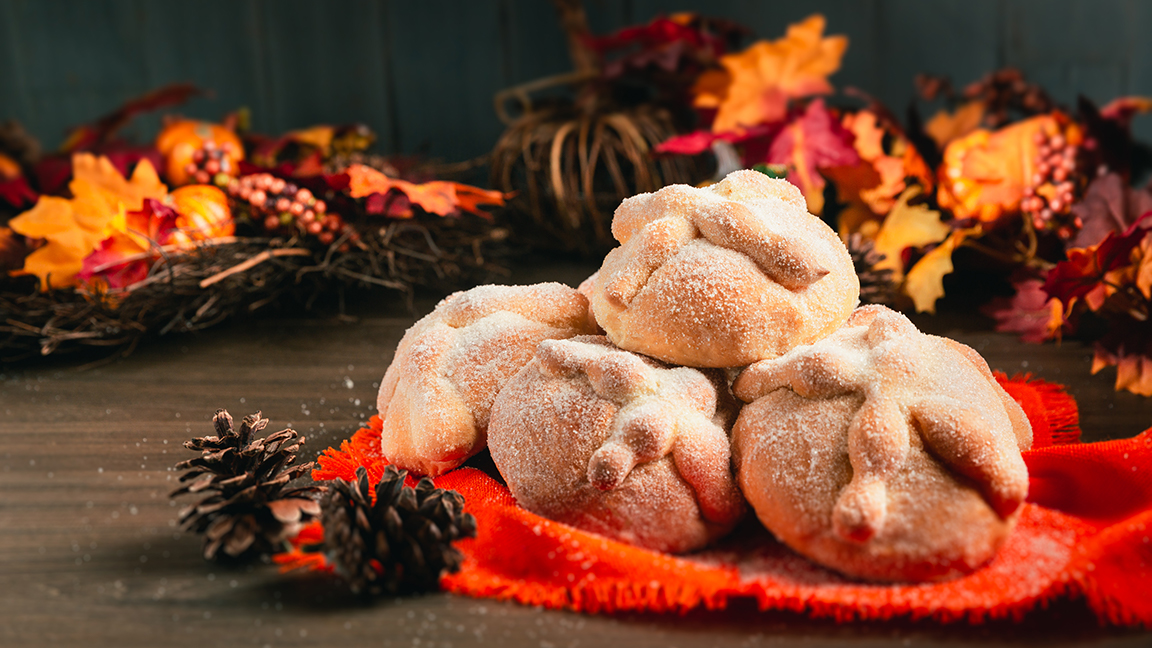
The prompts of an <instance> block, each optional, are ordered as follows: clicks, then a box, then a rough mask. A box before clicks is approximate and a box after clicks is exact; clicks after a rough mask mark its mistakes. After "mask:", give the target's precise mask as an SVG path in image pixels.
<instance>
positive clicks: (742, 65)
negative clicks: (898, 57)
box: [693, 14, 848, 133]
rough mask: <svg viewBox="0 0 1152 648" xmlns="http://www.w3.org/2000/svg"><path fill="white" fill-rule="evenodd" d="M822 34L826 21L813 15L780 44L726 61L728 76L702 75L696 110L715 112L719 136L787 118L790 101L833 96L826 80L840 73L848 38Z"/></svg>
mask: <svg viewBox="0 0 1152 648" xmlns="http://www.w3.org/2000/svg"><path fill="white" fill-rule="evenodd" d="M823 35H824V16H821V15H820V14H814V15H812V16H809V17H808V18H806V19H805V20H804V21H802V22H800V23H797V24H794V25H789V26H788V32H787V33H786V34H785V36H784V37H783V38H781V39H779V40H775V41H766V40H762V41H758V42H756V43H753V44H752V45H751V46H750V47H749V48H748V49H746V50H744V51H743V52H740V53H738V54H729V55H726V56H722V57H721V58H720V64H721V65H722V66H723V67H724V72H723V73H719V72H713V73H711V74H705V75H701V78H700V79H699V80H698V82H697V84H696V85H695V86H694V87H693V95H694V97H695V99H694V102H693V103H694V105H696V106H697V107H700V108H716V109H717V113H716V120H715V121H714V122H713V123H712V131H713V132H716V133H722V132H726V131H734V130H738V129H740V128H741V127H747V126H755V125H757V124H764V123H771V122H775V121H779V120H780V119H783V118H784V115H785V114H786V113H787V109H788V100H789V99H792V98H795V97H806V96H810V95H816V94H827V93H829V92H831V91H832V85H831V84H829V83H828V76H829V75H831V74H832V73H833V72H835V71H836V70H838V69H840V59H841V58H842V57H843V56H844V50H846V49H847V48H848V37H846V36H829V37H827V38H824V37H823Z"/></svg>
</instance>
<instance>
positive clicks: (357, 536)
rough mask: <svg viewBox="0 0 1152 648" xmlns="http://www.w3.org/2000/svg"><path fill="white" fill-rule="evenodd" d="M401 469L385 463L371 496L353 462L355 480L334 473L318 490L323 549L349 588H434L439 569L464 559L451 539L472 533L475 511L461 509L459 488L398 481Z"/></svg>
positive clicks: (402, 474) (455, 565)
mask: <svg viewBox="0 0 1152 648" xmlns="http://www.w3.org/2000/svg"><path fill="white" fill-rule="evenodd" d="M407 475H408V472H407V471H405V470H397V469H396V467H395V466H388V467H387V468H385V471H384V475H383V476H382V477H381V479H380V483H379V484H377V485H376V497H375V502H373V499H372V492H371V487H369V485H368V471H367V470H365V469H364V468H363V467H361V468H359V469H357V471H356V476H357V480H356V482H354V483H353V482H348V481H345V480H343V479H337V480H336V481H335V482H334V483H333V484H332V486H331V488H330V489H329V490H328V492H327V493H326V494H325V495H324V497H323V500H322V503H321V510H322V513H321V518H320V520H321V524H323V526H324V546H323V551H324V552H325V554H326V555H327V557H328V560H329V562H331V563H332V564H333V565H334V566H335V568H336V571H337V573H339V574H340V575H342V576H343V577H344V578H345V579H347V580H348V583H349V585H350V586H351V588H352V591H353V592H357V593H360V592H368V593H371V594H380V593H383V592H388V593H396V592H398V591H412V590H432V589H436V588H437V587H438V586H439V583H440V574H441V573H442V572H445V571H447V572H449V573H451V572H456V571H458V570H459V569H460V563H461V562H462V561H463V559H464V556H463V554H461V553H460V550H459V549H457V548H456V547H454V546H452V542H453V541H455V540H458V539H460V538H473V537H475V536H476V518H474V517H473V516H472V514H471V513H465V512H464V497H463V496H462V495H460V493H457V492H456V491H452V490H444V489H442V488H436V487H435V486H433V485H432V480H431V479H429V478H427V477H425V478H423V479H421V480H420V482H419V483H418V484H417V485H416V487H415V488H412V487H411V486H405V485H404V478H405V477H406V476H407Z"/></svg>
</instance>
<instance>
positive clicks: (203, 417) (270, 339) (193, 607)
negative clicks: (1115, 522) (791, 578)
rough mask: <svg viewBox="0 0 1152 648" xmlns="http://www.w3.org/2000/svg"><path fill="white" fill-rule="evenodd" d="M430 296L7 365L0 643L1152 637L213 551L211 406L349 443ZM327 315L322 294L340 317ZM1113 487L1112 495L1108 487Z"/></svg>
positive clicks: (1111, 408)
mask: <svg viewBox="0 0 1152 648" xmlns="http://www.w3.org/2000/svg"><path fill="white" fill-rule="evenodd" d="M595 269H596V264H589V263H564V262H558V261H556V260H542V259H535V260H527V261H525V262H524V263H522V264H521V265H520V266H518V267H517V268H515V269H514V273H513V275H512V277H511V278H510V279H509V281H510V282H512V283H535V282H539V281H545V280H553V281H562V282H566V283H569V284H570V285H576V284H577V283H578V282H579V281H581V280H582V279H583V278H585V277H586V276H587V275H588V274H589V273H590V272H592V271H593V270H595ZM434 304H435V296H433V295H425V296H423V297H421V298H420V299H418V300H417V302H416V306H415V312H414V313H411V312H409V311H407V310H406V308H405V307H404V304H403V300H401V299H399V298H396V297H394V296H393V297H389V296H388V295H387V293H385V294H381V293H379V292H373V293H364V294H360V295H349V299H348V311H349V312H350V313H351V314H353V315H355V316H356V317H357V319H356V320H355V321H353V322H350V321H348V320H347V319H338V318H335V317H331V316H329V317H324V316H309V317H303V316H295V315H293V314H291V313H284V314H281V315H279V316H276V317H270V316H265V317H263V318H261V319H258V320H256V321H248V322H236V323H232V324H226V325H224V326H221V327H218V328H215V329H212V330H209V331H206V332H203V333H200V334H196V335H182V336H177V335H172V336H168V337H165V338H162V339H160V340H156V341H151V342H150V343H149V344H146V345H143V346H142V347H141V348H140V349H139V350H137V351H136V353H134V354H133V355H131V356H129V357H128V358H127V359H123V360H119V361H116V362H113V363H111V364H107V365H104V366H100V367H96V368H90V369H81V368H79V367H78V366H77V364H78V363H77V362H76V361H74V360H73V359H68V358H60V359H59V360H56V361H52V360H51V359H50V360H49V361H47V362H42V363H37V364H33V365H29V366H4V365H0V646H3V647H4V648H15V647H24V646H28V647H37V648H39V647H42V646H116V647H117V648H123V647H125V646H142V647H143V646H146V647H149V648H168V647H176V646H189V647H196V648H201V647H205V646H224V647H231V646H340V647H352V646H375V647H378V648H381V647H386V646H393V647H396V648H400V647H414V648H430V647H433V646H439V647H448V646H458V647H459V646H515V647H524V648H570V647H571V648H585V647H600V646H629V647H630V648H647V647H652V648H656V647H661V648H663V647H667V646H678V647H679V648H688V647H700V648H704V647H707V646H717V645H732V646H748V647H765V648H768V647H772V646H791V645H802V646H807V647H810V648H823V647H832V646H842V645H849V646H858V647H860V648H865V647H873V648H874V647H884V648H887V647H891V648H903V647H905V646H934V647H935V646H971V647H973V648H976V647H983V646H987V645H989V644H994V645H1009V646H1022V645H1027V646H1031V645H1034V646H1051V645H1072V644H1075V645H1080V644H1084V645H1092V646H1116V647H1124V648H1129V647H1130V648H1136V647H1137V646H1148V645H1149V642H1150V641H1152V634H1149V633H1148V632H1147V631H1143V632H1142V631H1140V630H1133V629H1116V628H1101V627H1100V626H1099V625H1098V624H1097V622H1096V620H1095V619H1094V617H1093V616H1092V615H1091V614H1090V612H1088V610H1087V608H1086V607H1085V606H1084V605H1083V603H1082V602H1079V601H1062V602H1058V603H1057V604H1055V605H1053V606H1052V607H1051V608H1050V609H1047V610H1037V611H1035V612H1034V613H1032V614H1029V615H1028V616H1027V617H1026V618H1025V619H1024V620H1023V621H1022V622H1020V623H1014V622H1010V621H998V622H990V623H986V624H982V625H974V626H969V625H964V624H958V625H941V624H937V623H933V622H930V621H922V622H909V621H896V622H889V623H851V624H844V625H838V624H835V623H833V622H831V621H827V620H811V619H808V618H806V617H805V616H803V615H801V614H796V613H779V612H775V613H761V612H758V611H757V610H756V609H755V606H754V605H752V604H751V603H749V602H748V601H743V602H739V603H737V604H735V605H734V607H733V609H731V610H729V611H726V612H707V611H703V610H701V611H696V612H693V613H691V614H688V615H687V616H684V617H678V616H675V615H643V614H620V615H582V614H575V613H570V612H553V611H545V610H541V609H538V608H532V607H526V606H521V605H516V604H514V603H509V602H501V601H493V600H485V599H470V598H465V597H458V596H452V595H447V594H431V595H426V596H418V597H412V596H409V597H405V598H402V599H395V598H384V599H379V600H375V601H362V600H359V599H357V598H355V597H353V596H351V595H350V594H349V593H348V592H347V589H346V588H345V587H344V586H343V585H342V584H341V583H340V582H339V581H338V580H336V579H335V578H333V577H323V576H309V575H301V574H295V575H282V574H279V573H277V570H276V568H275V567H274V566H271V565H259V564H257V565H252V566H249V567H241V568H231V569H230V568H223V567H220V566H218V565H212V564H209V563H206V562H204V560H203V559H202V558H201V557H200V553H199V551H200V549H199V545H200V543H199V539H198V538H196V537H194V536H192V535H189V534H186V533H182V532H181V531H180V530H179V528H178V527H177V512H178V511H179V510H180V506H181V505H182V504H183V503H178V502H174V501H170V500H169V499H168V497H167V495H168V493H169V492H171V490H173V488H174V486H175V484H176V483H177V481H176V477H177V475H176V473H174V472H173V471H172V466H173V465H174V464H175V463H176V462H177V461H180V460H183V459H186V458H189V457H191V456H193V453H191V452H190V451H188V450H185V449H184V448H182V447H181V443H182V442H183V441H185V440H187V439H188V438H190V437H192V436H202V435H205V434H209V433H210V432H211V418H212V414H213V412H214V411H215V410H216V408H219V407H225V408H227V409H228V410H229V411H231V413H232V414H233V415H235V416H242V415H244V414H249V413H251V412H253V411H256V410H262V411H263V413H264V415H265V416H266V417H268V418H269V419H270V420H271V424H270V427H269V429H270V430H278V429H281V428H282V427H285V426H291V427H293V428H295V429H296V430H299V431H300V432H301V433H302V434H303V435H305V436H306V437H307V445H306V446H305V452H304V453H303V454H304V455H305V458H309V459H310V458H312V457H314V456H315V455H316V454H317V453H318V452H319V451H321V450H322V449H324V448H326V447H328V446H330V445H339V443H340V441H342V440H344V439H347V438H348V437H349V436H350V435H351V434H352V433H353V432H354V431H355V430H356V429H357V427H358V426H360V425H362V424H363V422H364V420H365V419H367V417H369V416H371V415H372V414H374V413H375V399H376V392H377V389H378V387H379V381H380V378H381V376H383V374H384V370H385V368H386V367H387V366H388V363H389V362H390V361H391V358H392V353H393V350H394V349H395V347H396V343H397V342H398V341H399V339H400V336H401V335H402V334H403V333H404V331H405V329H406V328H407V327H408V326H410V325H411V324H412V322H413V321H415V319H416V318H417V317H418V316H420V315H423V314H424V313H427V312H428V311H429V310H430V309H431V308H432V306H433V305H434ZM332 312H334V310H333V311H332ZM915 322H916V324H917V325H918V326H920V327H921V328H923V329H924V330H926V331H930V332H933V333H938V334H943V335H948V336H950V337H953V338H955V339H958V340H960V341H962V342H964V343H966V344H969V345H971V346H972V347H973V348H975V349H977V350H979V351H980V352H981V353H982V354H983V355H984V357H985V358H987V360H988V363H989V364H990V365H991V366H992V367H993V368H994V369H999V370H1002V371H1005V372H1007V373H1009V374H1015V373H1018V372H1032V373H1035V374H1036V375H1037V376H1039V377H1042V378H1044V379H1047V380H1050V381H1057V382H1061V383H1063V384H1065V385H1067V386H1068V387H1069V389H1070V391H1071V392H1072V393H1073V394H1074V395H1075V396H1076V398H1077V400H1078V401H1079V403H1080V408H1081V424H1082V428H1083V430H1084V438H1085V440H1086V441H1096V440H1102V439H1110V438H1123V437H1130V436H1133V435H1135V434H1137V433H1138V432H1140V431H1141V430H1143V429H1145V428H1147V427H1148V426H1149V424H1152V398H1142V397H1139V396H1135V395H1132V394H1129V393H1116V392H1114V391H1113V390H1112V381H1113V380H1114V378H1115V372H1114V371H1112V370H1106V371H1104V372H1101V373H1100V374H1098V375H1096V376H1092V375H1090V374H1089V371H1088V369H1089V367H1090V366H1091V356H1092V351H1091V347H1090V346H1087V345H1085V344H1083V343H1080V342H1074V341H1069V342H1065V343H1064V344H1063V345H1055V344H1045V345H1025V344H1022V343H1020V342H1019V341H1018V340H1016V338H1015V337H1014V336H1011V335H1007V334H1002V333H991V332H988V325H987V322H985V321H981V320H980V319H979V317H978V316H976V315H974V314H973V313H972V311H971V309H963V308H949V309H946V310H945V309H942V312H941V313H940V314H939V315H937V316H935V317H933V316H927V315H921V316H917V317H916V318H915ZM1118 496H1122V494H1118Z"/></svg>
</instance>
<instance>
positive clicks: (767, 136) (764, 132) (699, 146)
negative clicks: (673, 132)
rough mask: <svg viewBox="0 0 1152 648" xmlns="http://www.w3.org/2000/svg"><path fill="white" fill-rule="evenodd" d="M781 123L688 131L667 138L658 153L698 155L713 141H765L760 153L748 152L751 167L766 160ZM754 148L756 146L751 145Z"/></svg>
mask: <svg viewBox="0 0 1152 648" xmlns="http://www.w3.org/2000/svg"><path fill="white" fill-rule="evenodd" d="M779 130H780V126H779V124H759V125H756V126H752V127H750V128H745V129H742V130H739V131H728V132H725V133H713V132H712V131H706V130H700V131H694V132H691V133H688V134H686V135H678V136H676V137H673V138H672V139H669V140H666V141H664V142H663V143H661V144H659V145H658V146H657V147H656V152H657V153H673V154H679V155H698V154H700V153H703V152H704V151H707V150H709V149H710V148H711V147H712V143H713V142H715V141H717V140H722V141H725V142H729V143H731V144H748V143H750V142H753V141H763V143H764V146H762V147H759V149H754V150H760V149H762V153H761V154H760V155H758V156H757V155H756V154H755V153H753V154H752V156H751V157H748V154H747V153H746V157H745V160H746V161H745V164H746V165H747V166H748V167H749V168H750V167H752V165H754V164H757V163H759V162H762V161H764V157H765V156H766V155H767V150H768V146H767V145H768V144H770V143H771V137H772V136H773V135H775V134H776V133H777V132H779ZM749 148H754V147H749Z"/></svg>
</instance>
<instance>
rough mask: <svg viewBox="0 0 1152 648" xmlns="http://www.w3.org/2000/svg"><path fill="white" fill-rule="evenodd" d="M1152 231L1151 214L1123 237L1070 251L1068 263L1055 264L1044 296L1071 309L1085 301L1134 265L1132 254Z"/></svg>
mask: <svg viewBox="0 0 1152 648" xmlns="http://www.w3.org/2000/svg"><path fill="white" fill-rule="evenodd" d="M1150 228H1152V213H1148V214H1145V215H1144V216H1142V217H1140V218H1139V219H1138V220H1137V221H1136V222H1135V223H1132V225H1131V226H1129V227H1128V229H1126V230H1124V232H1123V233H1122V234H1119V235H1117V234H1116V233H1115V232H1109V233H1108V236H1106V237H1105V238H1104V240H1103V241H1101V242H1100V243H1099V244H1097V245H1094V246H1090V247H1087V248H1072V249H1070V250H1068V260H1067V261H1061V262H1060V263H1058V264H1056V267H1055V268H1052V270H1050V271H1049V272H1048V277H1047V279H1045V281H1044V292H1046V293H1048V295H1049V296H1050V297H1054V298H1056V299H1059V300H1060V302H1061V303H1062V304H1063V305H1064V308H1065V310H1067V309H1068V307H1069V304H1071V303H1072V300H1074V299H1077V298H1080V297H1084V296H1085V295H1087V294H1088V293H1090V292H1092V291H1093V290H1095V289H1096V288H1097V287H1098V286H1100V285H1101V283H1102V282H1103V281H1104V278H1105V275H1106V274H1108V273H1109V272H1111V271H1112V270H1115V269H1117V268H1119V267H1122V266H1125V265H1128V264H1129V263H1130V262H1131V258H1130V257H1131V255H1132V250H1134V249H1136V247H1137V246H1138V245H1140V241H1142V240H1143V239H1144V236H1145V235H1146V234H1147V233H1148V231H1149V229H1150Z"/></svg>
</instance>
